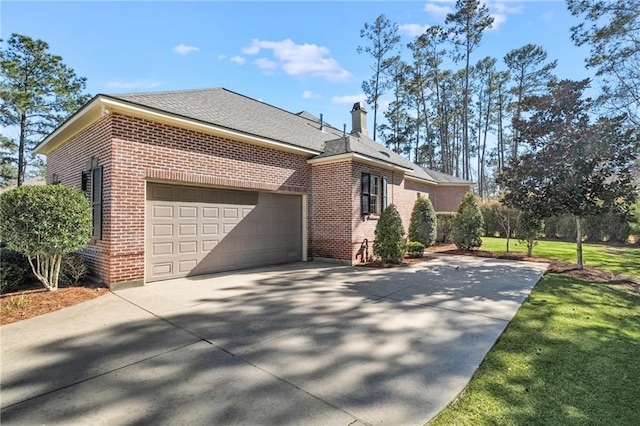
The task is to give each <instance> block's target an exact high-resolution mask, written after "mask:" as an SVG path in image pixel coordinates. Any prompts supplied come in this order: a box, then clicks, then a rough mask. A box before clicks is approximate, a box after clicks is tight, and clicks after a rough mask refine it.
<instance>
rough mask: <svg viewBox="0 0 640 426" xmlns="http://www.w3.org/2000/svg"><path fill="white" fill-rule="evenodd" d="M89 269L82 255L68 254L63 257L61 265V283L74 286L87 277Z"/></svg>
mask: <svg viewBox="0 0 640 426" xmlns="http://www.w3.org/2000/svg"><path fill="white" fill-rule="evenodd" d="M88 273H89V267H88V266H87V261H86V260H85V258H84V257H82V255H81V254H80V253H68V254H65V255H64V256H63V257H62V265H60V283H61V284H64V285H69V286H74V285H78V283H79V282H80V281H81V280H82V279H83V278H84V277H86V276H87V274H88Z"/></svg>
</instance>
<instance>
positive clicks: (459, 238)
mask: <svg viewBox="0 0 640 426" xmlns="http://www.w3.org/2000/svg"><path fill="white" fill-rule="evenodd" d="M482 226H483V220H482V213H481V212H480V207H479V206H478V203H477V202H476V199H475V197H474V196H473V194H472V193H470V192H467V193H466V194H465V196H464V197H463V198H462V201H461V202H460V206H458V214H457V215H456V218H455V219H454V220H453V242H454V244H455V245H456V246H457V247H458V248H459V249H460V250H471V249H474V248H478V247H480V246H481V245H482Z"/></svg>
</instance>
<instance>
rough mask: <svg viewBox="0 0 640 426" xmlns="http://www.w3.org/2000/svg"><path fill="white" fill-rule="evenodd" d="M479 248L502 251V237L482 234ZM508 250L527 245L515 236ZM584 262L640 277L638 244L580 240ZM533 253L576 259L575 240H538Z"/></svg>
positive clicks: (553, 257) (503, 251) (522, 247)
mask: <svg viewBox="0 0 640 426" xmlns="http://www.w3.org/2000/svg"><path fill="white" fill-rule="evenodd" d="M480 250H486V251H494V252H497V253H499V254H503V253H506V240H505V239H504V238H494V237H482V247H480ZM509 251H510V252H520V253H526V252H527V247H526V245H524V244H520V243H519V242H518V240H514V239H511V240H510V242H509ZM582 255H583V260H584V264H585V265H586V266H590V267H592V268H596V269H601V270H603V271H606V272H611V273H615V274H623V275H628V276H631V277H635V278H637V279H640V247H638V246H636V247H631V246H622V247H614V246H608V245H605V244H583V245H582ZM533 256H535V257H544V258H547V259H555V260H565V261H567V262H572V263H575V262H576V244H575V243H566V242H562V241H538V244H537V245H536V246H535V247H534V248H533Z"/></svg>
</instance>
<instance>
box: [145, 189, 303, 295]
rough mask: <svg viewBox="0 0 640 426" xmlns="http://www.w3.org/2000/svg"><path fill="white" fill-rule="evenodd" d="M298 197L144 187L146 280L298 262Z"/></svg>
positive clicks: (250, 192) (230, 191) (299, 228)
mask: <svg viewBox="0 0 640 426" xmlns="http://www.w3.org/2000/svg"><path fill="white" fill-rule="evenodd" d="M302 228H303V223H302V196H300V195H286V194H276V193H266V192H255V191H237V190H229V189H217V188H204V187H195V186H184V185H172V184H163V183H149V184H148V187H147V201H146V236H147V241H146V247H145V248H146V250H145V274H146V281H147V282H151V281H160V280H167V279H172V278H180V277H188V276H194V275H201V274H207V273H213V272H221V271H230V270H237V269H245V268H251V267H256V266H265V265H274V264H279V263H286V262H295V261H299V260H302V251H303V250H302V235H303V232H302Z"/></svg>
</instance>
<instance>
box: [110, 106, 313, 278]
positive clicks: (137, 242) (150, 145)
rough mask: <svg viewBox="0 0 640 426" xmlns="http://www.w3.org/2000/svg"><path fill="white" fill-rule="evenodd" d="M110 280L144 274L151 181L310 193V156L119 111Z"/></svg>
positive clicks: (115, 123)
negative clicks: (126, 114) (208, 133)
mask: <svg viewBox="0 0 640 426" xmlns="http://www.w3.org/2000/svg"><path fill="white" fill-rule="evenodd" d="M112 123H113V130H112V133H113V141H112V144H113V152H114V159H113V179H112V182H111V185H112V192H113V194H114V196H113V205H114V208H113V209H112V222H113V224H114V228H113V230H112V235H113V237H112V239H113V244H112V250H111V257H112V261H111V273H110V276H111V282H113V283H118V282H127V281H135V280H140V279H142V277H143V275H144V263H145V259H144V257H145V256H144V250H145V238H144V232H145V190H146V181H147V180H148V179H152V180H162V181H175V182H183V183H192V184H205V185H215V186H229V187H237V188H247V189H259V190H260V189H262V190H282V191H288V192H299V193H307V192H308V191H309V189H310V182H311V171H310V166H309V165H308V164H307V162H306V161H307V158H306V157H305V156H302V155H296V154H292V153H288V152H283V151H278V150H275V149H272V148H267V147H261V146H254V145H250V144H247V143H243V142H238V141H234V140H230V139H225V138H221V137H217V136H212V135H207V134H204V133H199V132H195V131H191V130H185V129H180V128H178V127H173V126H169V125H165V124H160V123H155V122H152V121H148V120H144V119H139V118H134V117H129V116H124V115H120V114H114V115H113V118H112Z"/></svg>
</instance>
